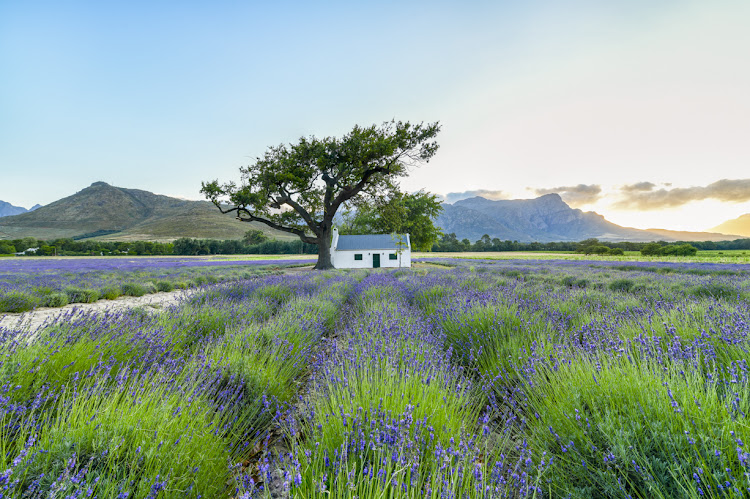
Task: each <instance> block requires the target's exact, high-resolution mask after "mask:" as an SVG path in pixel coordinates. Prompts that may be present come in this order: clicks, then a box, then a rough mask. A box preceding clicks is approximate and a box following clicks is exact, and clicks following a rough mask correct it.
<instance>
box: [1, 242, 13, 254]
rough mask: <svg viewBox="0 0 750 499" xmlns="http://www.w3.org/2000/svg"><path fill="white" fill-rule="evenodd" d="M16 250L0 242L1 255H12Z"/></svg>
mask: <svg viewBox="0 0 750 499" xmlns="http://www.w3.org/2000/svg"><path fill="white" fill-rule="evenodd" d="M15 252H16V248H15V247H14V246H12V245H10V244H8V243H4V242H0V255H12V254H13V253H15Z"/></svg>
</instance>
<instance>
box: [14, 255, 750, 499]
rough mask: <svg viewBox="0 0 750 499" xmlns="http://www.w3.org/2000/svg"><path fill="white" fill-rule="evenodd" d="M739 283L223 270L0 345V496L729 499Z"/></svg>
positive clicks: (644, 269)
mask: <svg viewBox="0 0 750 499" xmlns="http://www.w3.org/2000/svg"><path fill="white" fill-rule="evenodd" d="M167 268H168V269H172V268H173V267H167ZM192 268H193V267H191V269H192ZM201 269H202V270H203V269H208V270H206V272H209V271H216V272H221V271H222V270H221V269H222V267H221V266H216V267H214V266H209V267H201ZM68 270H69V271H70V273H71V274H74V273H75V270H74V269H68ZM118 271H120V272H121V273H120V274H116V275H115V274H113V277H112V278H111V279H112V280H114V279H116V278H117V279H121V280H123V282H124V281H126V280H128V279H133V280H135V279H136V278H137V277H130V276H129V275H128V273H127V271H126V270H124V269H118ZM157 271H159V272H165V270H164V269H160V270H158V269H155V268H151V269H150V270H149V272H157ZM191 271H192V270H191ZM749 271H750V267H747V266H744V265H730V264H725V263H718V264H706V263H689V262H684V261H683V263H679V264H675V263H669V262H652V261H646V262H618V261H612V260H605V259H591V258H590V259H589V260H579V259H576V260H556V261H555V260H540V259H537V260H528V259H526V260H525V259H515V260H469V259H461V258H454V259H428V260H427V262H426V263H422V264H418V265H417V266H416V267H415V268H413V269H401V270H391V271H388V270H379V271H351V272H350V271H329V272H299V273H297V274H296V275H284V276H281V275H262V274H252V273H250V274H248V275H245V274H237V275H232V274H226V278H227V279H230V280H227V281H226V282H219V283H215V284H208V283H204V285H203V287H202V288H200V290H199V291H197V292H196V293H194V294H193V295H192V296H190V297H187V298H185V299H184V300H183V301H182V302H181V303H179V304H178V305H176V306H173V307H170V308H168V309H166V310H164V311H161V312H148V311H145V310H142V309H133V310H129V311H118V312H117V313H111V314H98V315H97V314H78V315H75V316H68V317H66V318H64V319H61V320H59V321H58V322H56V323H53V324H51V325H48V326H47V327H45V328H44V329H42V330H40V331H37V332H35V333H33V335H32V333H31V332H30V331H25V330H13V329H0V341H1V343H0V349H1V350H2V357H3V363H2V369H0V376H2V378H3V379H2V380H1V381H0V387H2V398H0V410H2V428H1V429H0V445H2V451H3V452H2V454H1V455H0V458H1V459H3V462H2V466H1V468H2V470H4V471H2V472H0V490H1V491H2V497H19V498H20V497H94V496H96V497H130V498H141V497H153V498H157V497H159V498H171V497H180V498H182V497H204V498H209V497H211V498H213V497H217V498H222V497H225V498H237V497H243V498H252V497H295V498H324V497H325V498H329V497H332V498H354V497H358V498H361V499H365V498H443V497H450V498H495V497H498V498H504V497H508V498H520V497H537V498H543V497H574V498H578V497H591V498H599V497H622V498H626V497H635V498H652V497H654V498H672V497H688V498H690V497H696V498H697V497H717V498H718V497H722V498H723V497H732V498H734V497H737V498H739V497H747V496H748V494H750V451H748V449H747V447H746V445H747V444H746V442H750V426H749V425H748V423H750V421H748V411H750V389H749V388H750V387H749V386H748V384H749V382H750V380H749V379H748V365H747V358H748V346H750V339H749V337H748V335H749V334H750V279H749V276H750V274H748V272H749ZM134 272H145V271H144V270H143V269H137V270H134ZM205 275H206V276H208V275H209V274H205ZM222 278H223V277H222ZM0 282H3V281H0Z"/></svg>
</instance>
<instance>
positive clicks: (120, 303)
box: [0, 289, 196, 331]
mask: <svg viewBox="0 0 750 499" xmlns="http://www.w3.org/2000/svg"><path fill="white" fill-rule="evenodd" d="M195 291H196V289H180V290H177V291H169V292H166V293H153V294H149V295H144V296H138V297H136V296H120V297H119V298H116V299H114V300H99V301H97V302H94V303H71V304H70V305H65V306H64V307H56V308H47V307H40V308H37V309H35V310H32V311H30V312H25V313H23V314H5V315H1V316H0V328H7V329H19V330H20V329H28V330H29V331H34V330H36V329H38V328H39V327H40V326H42V325H43V324H44V323H45V322H47V321H53V320H54V319H55V318H57V317H59V316H61V315H65V314H67V313H70V312H72V311H81V312H104V311H109V312H111V311H115V310H122V309H126V308H133V307H152V308H157V309H158V308H164V307H167V306H169V305H173V304H175V303H178V302H179V301H180V300H181V299H182V298H183V297H185V296H189V295H190V294H191V293H193V292H195Z"/></svg>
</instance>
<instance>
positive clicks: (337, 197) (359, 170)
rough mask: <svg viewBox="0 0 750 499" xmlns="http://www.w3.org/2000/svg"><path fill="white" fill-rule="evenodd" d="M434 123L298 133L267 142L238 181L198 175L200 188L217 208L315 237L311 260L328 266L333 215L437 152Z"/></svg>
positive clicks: (243, 218)
mask: <svg viewBox="0 0 750 499" xmlns="http://www.w3.org/2000/svg"><path fill="white" fill-rule="evenodd" d="M439 131H440V125H439V124H438V123H431V124H424V123H420V124H417V125H412V124H410V123H408V122H406V123H403V122H400V121H398V122H397V121H390V122H386V123H383V124H382V125H380V126H377V125H372V126H370V127H360V126H355V127H354V128H353V129H352V131H351V132H349V133H347V134H346V135H344V136H343V137H341V138H337V137H326V138H324V139H318V138H316V137H314V136H313V137H302V138H301V139H300V140H299V142H298V143H296V144H288V145H285V144H282V145H279V146H276V147H269V148H268V150H267V151H266V153H265V155H264V156H263V157H262V158H257V159H256V161H255V163H253V164H252V165H250V166H247V167H242V168H240V174H241V182H240V184H239V185H237V184H235V183H234V182H228V183H225V184H220V183H219V181H218V180H213V181H211V182H203V183H202V188H201V192H202V193H203V194H204V195H205V196H206V198H207V199H209V200H210V201H212V202H213V203H214V204H215V205H216V207H217V208H219V210H221V212H222V213H235V214H236V216H237V219H238V220H241V221H243V222H261V223H264V224H266V225H267V226H269V227H271V228H273V229H276V230H280V231H283V232H289V233H291V234H295V235H296V236H298V237H299V238H300V239H301V240H302V241H304V242H306V243H309V244H315V245H317V246H318V262H317V264H316V265H315V268H316V269H319V270H322V269H329V268H331V267H332V265H331V230H332V228H333V218H334V216H335V215H336V212H337V211H338V210H339V208H340V207H341V206H342V204H344V203H345V202H347V201H349V200H351V199H352V198H354V197H355V196H358V195H369V196H372V197H378V196H380V195H382V193H383V192H385V191H387V190H392V189H394V188H395V185H396V184H395V182H396V180H397V179H398V178H399V177H403V176H405V175H407V174H408V168H409V167H410V166H416V165H418V164H421V163H423V162H427V161H429V160H430V158H432V157H433V156H434V155H435V153H436V152H437V149H438V145H437V142H435V141H434V140H433V139H434V138H435V136H436V135H437V133H438V132H439Z"/></svg>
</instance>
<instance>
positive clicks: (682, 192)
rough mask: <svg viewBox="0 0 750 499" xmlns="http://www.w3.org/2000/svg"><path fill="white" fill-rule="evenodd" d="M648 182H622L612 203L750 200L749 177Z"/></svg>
mask: <svg viewBox="0 0 750 499" xmlns="http://www.w3.org/2000/svg"><path fill="white" fill-rule="evenodd" d="M648 184H650V185H651V186H652V187H650V188H648V189H645V188H643V189H635V188H633V186H638V185H640V186H647V185H648ZM654 187H655V186H654V184H651V182H639V183H637V184H632V185H630V186H623V187H622V188H621V189H620V191H621V192H622V194H623V196H622V199H620V200H619V201H617V202H616V203H614V204H613V205H612V207H613V208H619V209H626V210H658V209H661V208H673V207H676V206H682V205H684V204H687V203H690V202H691V201H701V200H704V199H716V200H718V201H729V202H735V203H740V202H743V201H750V179H736V180H730V179H722V180H719V181H716V182H714V183H712V184H708V185H707V186H695V187H675V188H674V189H665V188H661V189H656V190H654Z"/></svg>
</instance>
